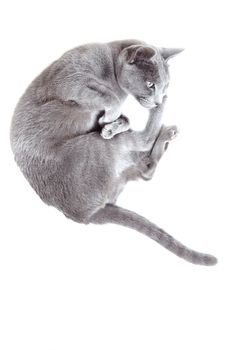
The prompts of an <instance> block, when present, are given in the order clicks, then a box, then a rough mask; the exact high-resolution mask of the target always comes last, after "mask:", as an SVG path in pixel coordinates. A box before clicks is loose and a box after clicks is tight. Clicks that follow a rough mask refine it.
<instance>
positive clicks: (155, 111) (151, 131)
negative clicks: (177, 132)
mask: <svg viewBox="0 0 233 350" xmlns="http://www.w3.org/2000/svg"><path fill="white" fill-rule="evenodd" d="M166 100H167V96H164V98H163V102H162V103H161V104H160V105H158V106H157V107H155V108H152V109H150V110H149V118H148V121H147V124H146V127H145V129H144V130H142V131H133V132H131V133H130V135H127V140H124V142H126V141H127V142H128V144H129V147H130V148H131V150H132V151H136V152H149V151H150V150H151V148H152V147H153V144H154V142H155V140H156V139H157V137H158V135H159V132H160V129H161V120H162V115H163V111H164V107H165V104H166Z"/></svg>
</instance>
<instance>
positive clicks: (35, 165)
mask: <svg viewBox="0 0 233 350" xmlns="http://www.w3.org/2000/svg"><path fill="white" fill-rule="evenodd" d="M179 52H180V50H179V49H157V48H155V47H154V46H150V45H147V44H145V43H144V42H140V41H136V40H126V41H116V42H111V43H108V44H88V45H83V46H80V47H78V48H75V49H73V50H71V51H68V52H67V53H65V54H64V55H63V56H62V57H61V58H60V59H58V60H57V61H55V62H54V63H52V64H51V65H50V66H49V67H48V68H47V69H46V70H45V71H43V72H42V73H41V74H40V75H39V76H38V77H37V78H36V79H35V80H34V81H33V82H32V83H31V85H30V86H29V87H28V89H27V90H26V92H25V93H24V95H23V96H22V97H21V99H20V101H19V103H18V105H17V106H16V109H15V113H14V116H13V119H12V124H11V146H12V150H13V153H14V156H15V160H16V162H17V164H18V165H19V167H20V169H21V171H22V172H23V174H24V176H25V177H26V178H27V180H28V181H29V183H30V184H31V186H32V187H33V188H34V190H35V191H36V192H37V194H38V195H39V196H40V198H41V199H42V200H43V201H44V202H45V203H47V204H48V205H52V206H54V207H56V208H57V209H58V210H60V211H62V212H63V213H64V214H65V215H66V216H67V217H68V218H70V219H72V220H74V221H76V222H78V223H84V224H89V223H94V224H104V223H114V224H119V225H124V226H127V227H130V228H132V229H135V230H138V231H140V232H142V233H144V234H145V235H147V236H149V237H150V238H152V239H154V240H155V241H157V242H158V243H160V244H161V245H162V246H164V247H165V248H167V249H169V250H170V251H171V252H173V253H174V254H176V255H177V256H179V257H181V258H183V259H185V260H187V261H189V262H192V263H195V264H201V265H214V264H215V263H216V262H217V260H216V258H215V257H214V256H212V255H209V254H204V253H199V252H196V251H194V250H191V249H189V248H187V247H186V246H184V245H183V244H181V243H180V242H178V241H177V240H175V239H174V238H173V237H172V236H170V235H169V234H167V233H166V232H165V231H164V230H162V229H161V228H159V227H158V226H156V225H155V224H153V223H151V222H150V221H148V220H147V219H145V218H143V217H142V216H140V215H138V214H136V213H133V212H131V211H129V210H126V209H123V208H120V207H118V206H117V205H116V204H115V203H116V200H117V197H118V196H119V194H120V192H121V191H122V190H123V188H124V186H125V185H126V183H127V182H128V181H130V180H135V179H138V178H143V179H145V180H148V179H150V178H152V176H153V173H154V171H155V168H156V166H157V164H158V161H159V160H160V158H161V157H162V155H163V153H164V151H165V150H166V149H167V145H168V143H169V142H170V141H171V140H172V139H173V138H174V137H175V136H176V134H177V128H176V127H164V126H161V117H162V111H163V108H164V104H165V100H166V98H165V97H164V96H165V94H166V90H167V87H168V83H169V72H168V66H167V60H168V59H170V58H171V57H173V56H174V55H176V54H177V53H179ZM128 94H131V95H133V96H134V97H135V98H136V99H137V100H138V101H139V103H140V104H141V105H143V106H144V107H145V108H148V111H149V118H148V122H147V125H146V127H145V129H144V130H143V131H140V132H139V131H133V130H131V129H129V122H128V119H127V118H126V117H124V116H122V115H121V113H120V110H121V106H122V103H123V102H124V100H125V99H126V97H127V95H128ZM101 128H102V130H101ZM100 133H101V134H100ZM109 139H110V140H109Z"/></svg>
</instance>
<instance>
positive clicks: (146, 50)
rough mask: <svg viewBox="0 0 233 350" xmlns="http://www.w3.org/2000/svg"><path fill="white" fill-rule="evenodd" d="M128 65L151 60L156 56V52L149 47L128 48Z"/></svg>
mask: <svg viewBox="0 0 233 350" xmlns="http://www.w3.org/2000/svg"><path fill="white" fill-rule="evenodd" d="M128 53H129V56H128V63H129V64H134V63H136V62H138V61H142V60H149V59H151V58H152V57H153V56H154V55H155V50H154V49H152V47H149V46H140V47H138V46H137V47H134V48H128Z"/></svg>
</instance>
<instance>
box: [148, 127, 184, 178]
mask: <svg viewBox="0 0 233 350" xmlns="http://www.w3.org/2000/svg"><path fill="white" fill-rule="evenodd" d="M177 134H178V128H177V127H176V126H175V125H174V126H164V125H163V126H162V127H161V130H160V133H159V136H158V138H157V139H156V140H155V143H154V145H153V147H152V149H151V151H150V153H149V155H147V156H146V158H144V159H143V163H144V167H143V169H146V170H144V171H142V173H141V176H142V178H143V179H144V180H150V179H151V178H152V177H153V175H154V172H155V169H156V167H157V165H158V162H159V161H160V159H161V158H162V156H163V154H164V152H165V151H166V150H167V148H168V145H169V142H170V141H172V140H173V139H174V138H175V137H176V136H177Z"/></svg>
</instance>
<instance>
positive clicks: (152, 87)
mask: <svg viewBox="0 0 233 350" xmlns="http://www.w3.org/2000/svg"><path fill="white" fill-rule="evenodd" d="M146 86H147V87H148V88H149V89H154V88H155V84H154V83H152V82H151V81H147V82H146Z"/></svg>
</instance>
